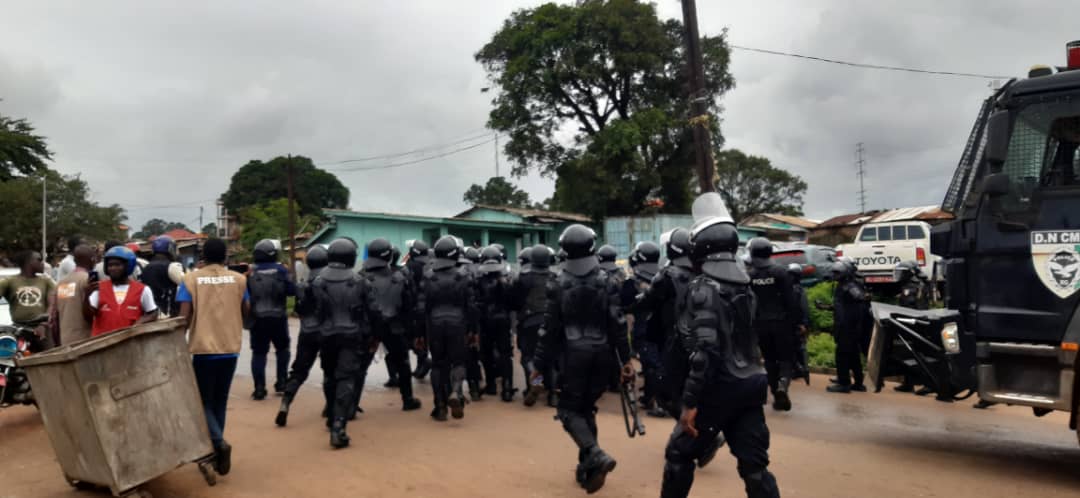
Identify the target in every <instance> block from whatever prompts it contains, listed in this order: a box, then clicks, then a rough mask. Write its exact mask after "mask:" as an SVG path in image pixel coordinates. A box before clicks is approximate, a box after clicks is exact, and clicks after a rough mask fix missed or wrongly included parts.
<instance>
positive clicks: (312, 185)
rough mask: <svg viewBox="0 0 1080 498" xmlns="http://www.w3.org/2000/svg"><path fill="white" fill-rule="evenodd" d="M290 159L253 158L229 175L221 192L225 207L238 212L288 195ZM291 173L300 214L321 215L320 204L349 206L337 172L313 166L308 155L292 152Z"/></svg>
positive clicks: (326, 206)
mask: <svg viewBox="0 0 1080 498" xmlns="http://www.w3.org/2000/svg"><path fill="white" fill-rule="evenodd" d="M289 161H290V159H289V158H287V157H281V156H278V157H275V158H274V159H271V160H270V161H268V162H263V161H259V160H253V161H250V162H248V163H247V164H245V165H244V166H243V167H241V168H240V170H239V171H237V172H236V173H235V174H234V175H233V176H232V181H231V182H230V184H229V190H228V191H226V192H225V194H223V195H222V196H221V198H222V200H223V201H224V202H225V207H226V208H227V209H228V210H229V211H231V212H233V213H239V212H240V211H241V210H243V209H245V208H249V207H254V206H258V205H260V204H263V203H264V202H266V201H267V200H270V199H279V198H284V197H288V188H289V186H288V174H287V170H286V166H287V165H288V164H289ZM291 161H292V164H293V176H294V178H295V181H296V192H295V196H296V205H297V208H298V209H299V214H311V215H316V216H321V215H322V210H323V208H333V209H345V208H347V207H348V206H349V189H348V188H346V187H345V186H344V185H342V184H341V181H340V180H338V178H337V177H336V176H334V175H333V174H332V173H327V172H326V171H324V170H321V169H319V168H317V167H315V164H314V163H312V162H311V159H309V158H307V157H303V156H293V157H292V158H291Z"/></svg>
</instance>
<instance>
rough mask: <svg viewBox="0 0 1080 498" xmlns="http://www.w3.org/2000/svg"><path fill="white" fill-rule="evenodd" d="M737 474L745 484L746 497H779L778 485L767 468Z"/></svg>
mask: <svg viewBox="0 0 1080 498" xmlns="http://www.w3.org/2000/svg"><path fill="white" fill-rule="evenodd" d="M739 474H740V475H741V476H742V478H743V483H744V484H745V485H746V496H747V498H780V487H779V486H778V485H777V484H776V478H775V477H773V475H772V473H771V472H769V471H768V470H764V469H762V470H760V471H758V472H754V473H751V474H742V472H740V473H739Z"/></svg>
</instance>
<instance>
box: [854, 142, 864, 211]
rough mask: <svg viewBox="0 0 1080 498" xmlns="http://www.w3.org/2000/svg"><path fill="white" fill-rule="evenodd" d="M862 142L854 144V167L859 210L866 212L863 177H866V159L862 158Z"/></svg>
mask: <svg viewBox="0 0 1080 498" xmlns="http://www.w3.org/2000/svg"><path fill="white" fill-rule="evenodd" d="M863 152H864V149H863V143H862V142H859V143H857V144H855V168H856V169H857V171H858V175H859V197H858V199H859V212H860V213H865V212H866V184H865V182H864V178H865V177H866V159H864V158H863Z"/></svg>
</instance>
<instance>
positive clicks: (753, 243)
mask: <svg viewBox="0 0 1080 498" xmlns="http://www.w3.org/2000/svg"><path fill="white" fill-rule="evenodd" d="M746 249H747V251H749V252H750V257H751V258H752V259H769V258H771V257H772V253H773V247H772V242H769V239H766V238H765V237H754V238H752V239H750V242H747V243H746Z"/></svg>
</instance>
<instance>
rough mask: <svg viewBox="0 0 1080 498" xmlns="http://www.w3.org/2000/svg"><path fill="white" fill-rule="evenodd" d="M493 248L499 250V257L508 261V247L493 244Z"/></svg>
mask: <svg viewBox="0 0 1080 498" xmlns="http://www.w3.org/2000/svg"><path fill="white" fill-rule="evenodd" d="M491 246H492V247H494V248H496V249H498V250H499V255H500V256H501V257H502V259H504V260H505V259H506V246H504V245H502V244H499V243H494V244H491Z"/></svg>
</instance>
